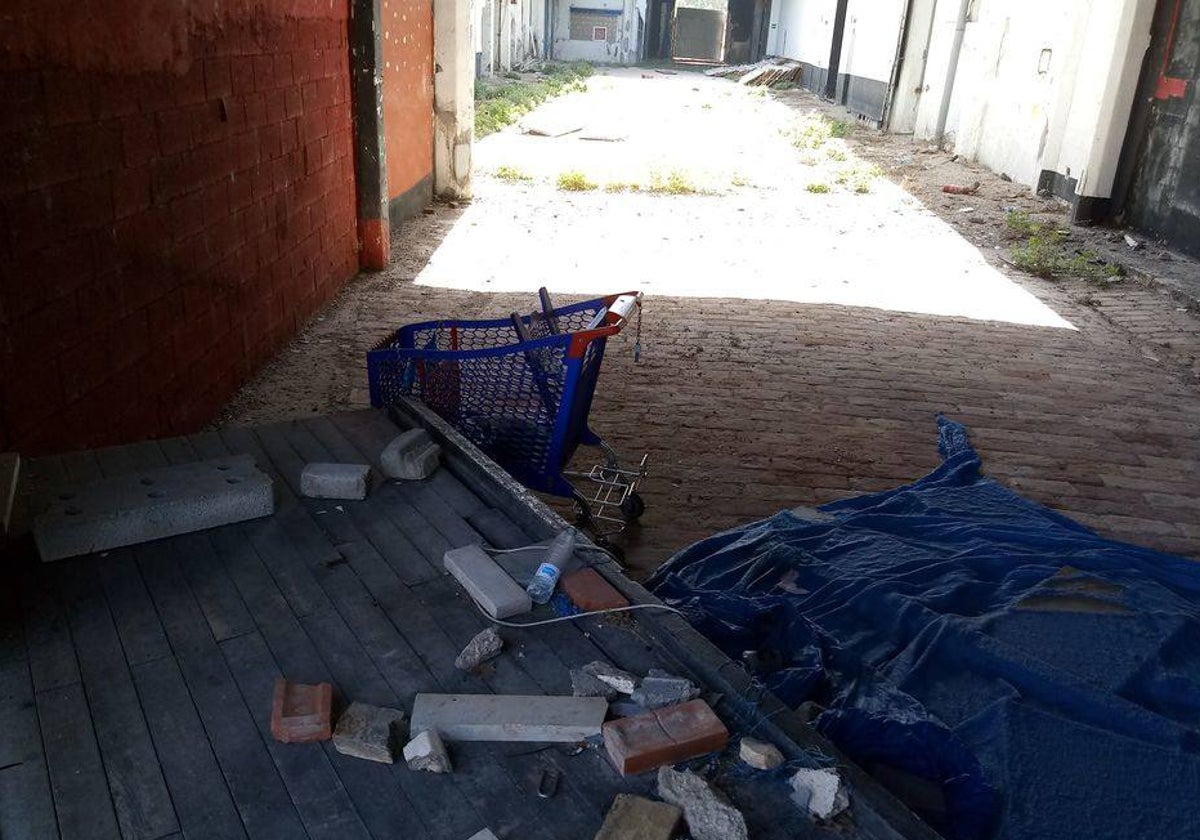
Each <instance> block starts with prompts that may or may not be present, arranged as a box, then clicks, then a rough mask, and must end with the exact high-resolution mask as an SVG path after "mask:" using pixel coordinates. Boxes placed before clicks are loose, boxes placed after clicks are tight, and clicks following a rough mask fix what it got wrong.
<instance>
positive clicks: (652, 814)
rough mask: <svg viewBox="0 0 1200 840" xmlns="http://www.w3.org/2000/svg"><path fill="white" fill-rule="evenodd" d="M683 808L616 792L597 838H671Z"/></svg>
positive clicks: (643, 839)
mask: <svg viewBox="0 0 1200 840" xmlns="http://www.w3.org/2000/svg"><path fill="white" fill-rule="evenodd" d="M682 816H683V811H682V810H680V808H679V807H678V806H676V805H671V804H670V803H668V802H655V801H654V800H652V799H644V798H642V797H640V796H633V795H632V794H628V793H618V794H617V798H616V799H614V800H613V804H612V807H611V808H609V809H608V816H606V817H605V818H604V825H602V826H600V832H599V833H598V834H597V835H596V840H671V838H672V837H674V836H675V830H676V829H677V828H678V827H679V819H680V817H682Z"/></svg>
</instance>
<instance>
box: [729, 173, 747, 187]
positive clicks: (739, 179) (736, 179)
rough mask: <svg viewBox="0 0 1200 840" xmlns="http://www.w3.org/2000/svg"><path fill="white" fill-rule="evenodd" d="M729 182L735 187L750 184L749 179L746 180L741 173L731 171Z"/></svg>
mask: <svg viewBox="0 0 1200 840" xmlns="http://www.w3.org/2000/svg"><path fill="white" fill-rule="evenodd" d="M729 183H730V184H731V185H732V186H735V187H748V186H750V181H749V180H748V179H747V178H746V177H744V176H742V175H739V174H738V173H736V172H735V173H733V176H732V177H731V178H730V179H729Z"/></svg>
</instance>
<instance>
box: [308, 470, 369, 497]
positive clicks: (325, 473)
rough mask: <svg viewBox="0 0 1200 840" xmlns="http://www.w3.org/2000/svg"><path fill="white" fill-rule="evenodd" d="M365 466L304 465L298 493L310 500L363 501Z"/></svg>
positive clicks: (366, 474) (364, 493)
mask: <svg viewBox="0 0 1200 840" xmlns="http://www.w3.org/2000/svg"><path fill="white" fill-rule="evenodd" d="M370 474H371V468H370V466H368V465H367V464H305V465H304V470H303V471H302V472H301V473H300V492H301V493H303V494H304V495H305V496H307V497H308V498H310V499H365V498H366V497H367V478H368V477H369V476H370Z"/></svg>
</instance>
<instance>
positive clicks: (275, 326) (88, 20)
mask: <svg viewBox="0 0 1200 840" xmlns="http://www.w3.org/2000/svg"><path fill="white" fill-rule="evenodd" d="M15 2H16V4H17V6H18V7H19V8H17V10H16V12H15V14H14V15H13V16H12V17H10V18H9V20H8V21H7V22H4V25H3V26H0V29H5V33H4V34H3V35H0V102H3V103H5V104H4V105H3V106H2V107H0V168H2V172H3V177H2V178H0V225H2V227H3V230H4V231H5V235H4V236H3V238H2V239H0V263H2V264H3V268H2V269H0V394H2V396H3V399H2V402H0V450H3V449H12V448H15V449H19V450H21V451H23V452H26V453H27V454H35V453H39V452H46V451H60V450H66V449H72V448H79V447H85V446H96V445H100V444H106V443H113V442H120V441H126V440H133V439H138V438H143V437H150V436H161V435H168V434H174V433H178V432H183V431H188V430H194V429H196V428H197V427H199V426H201V425H202V424H204V423H206V422H208V421H210V420H211V419H213V417H214V416H215V415H216V413H217V412H218V410H219V409H220V407H221V406H222V405H223V404H224V403H225V401H227V400H228V398H229V397H230V396H232V394H233V393H234V392H235V391H236V389H237V388H238V386H239V385H240V384H241V383H243V382H244V381H245V380H246V379H247V377H248V376H249V375H250V374H251V373H252V372H253V371H254V370H256V369H257V368H258V367H260V366H261V365H262V364H263V363H264V362H265V361H267V360H268V359H269V358H270V357H271V355H272V353H273V352H275V351H276V350H277V349H278V348H279V347H280V346H281V344H282V343H283V342H284V341H285V340H286V339H287V338H288V337H289V336H291V335H292V334H294V333H295V332H296V330H297V328H298V327H299V326H300V324H302V323H303V322H304V320H305V319H306V318H307V317H308V316H309V315H311V314H312V313H313V312H314V311H315V310H316V309H317V308H318V307H319V306H320V305H321V304H322V303H324V302H325V301H327V300H328V299H329V298H330V297H331V296H332V295H333V294H334V293H335V292H336V291H337V290H338V289H339V288H340V287H341V286H342V285H343V284H344V283H345V281H346V280H347V279H349V278H350V277H352V276H353V275H354V273H355V272H356V270H357V264H358V258H357V245H356V241H357V240H356V227H355V224H356V222H355V202H354V169H353V159H352V133H351V109H350V101H349V80H348V72H349V71H348V50H347V14H348V8H347V3H346V2H345V0H339V2H336V3H334V4H333V5H334V7H335V8H332V9H331V8H330V4H329V3H328V2H320V1H319V0H243V2H241V3H218V2H217V0H191V2H185V3H176V4H162V3H156V2H154V0H76V2H72V3H65V2H60V1H59V0H54V1H53V2H41V0H15ZM231 6H234V7H237V11H228V8H229V7H231ZM0 18H3V16H2V15H0ZM14 19H15V20H17V21H18V22H19V25H17V26H10V23H12V21H13V20H14Z"/></svg>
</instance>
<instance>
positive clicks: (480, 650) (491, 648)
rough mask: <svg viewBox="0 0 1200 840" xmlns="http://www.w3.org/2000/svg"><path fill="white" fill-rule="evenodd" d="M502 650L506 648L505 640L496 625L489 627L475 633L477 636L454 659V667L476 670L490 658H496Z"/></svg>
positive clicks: (463, 669)
mask: <svg viewBox="0 0 1200 840" xmlns="http://www.w3.org/2000/svg"><path fill="white" fill-rule="evenodd" d="M502 650H504V640H503V639H501V638H500V634H499V633H497V632H496V628H495V627H489V628H488V629H486V630H483V631H482V632H480V633H477V634H475V638H473V639H471V641H469V642H467V646H466V647H465V648H463V649H462V653H460V654H459V655H458V658H457V659H455V660H454V667H455V668H458V669H459V670H460V671H474V670H475V669H476V668H478V667H479V666H480V665H482V664H483V663H484V662H487V661H488V660H489V659H495V658H496V657H497V656H499V655H500V651H502Z"/></svg>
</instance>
